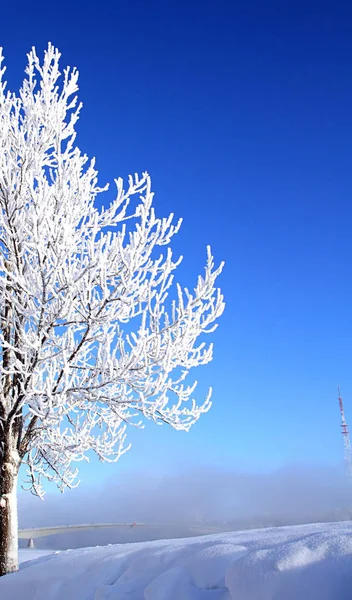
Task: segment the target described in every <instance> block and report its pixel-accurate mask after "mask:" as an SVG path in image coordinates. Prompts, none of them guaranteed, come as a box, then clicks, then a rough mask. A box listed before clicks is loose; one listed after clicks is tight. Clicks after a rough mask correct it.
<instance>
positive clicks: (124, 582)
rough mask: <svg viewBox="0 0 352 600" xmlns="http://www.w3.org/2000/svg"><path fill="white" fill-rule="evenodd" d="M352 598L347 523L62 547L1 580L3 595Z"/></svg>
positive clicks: (158, 599)
mask: <svg viewBox="0 0 352 600" xmlns="http://www.w3.org/2000/svg"><path fill="white" fill-rule="evenodd" d="M34 552H35V551H27V553H26V552H24V554H23V553H22V556H21V558H22V560H23V558H25V557H26V555H27V556H28V555H30V556H33V553H34ZM351 597H352V523H350V522H346V523H333V524H318V525H302V526H298V527H281V528H271V529H262V530H255V531H243V532H235V533H225V534H224V533H222V534H217V535H210V536H206V537H197V538H188V539H181V540H180V539H178V540H164V541H157V542H144V543H138V544H124V545H122V544H121V545H115V546H105V547H97V548H85V549H81V550H67V551H65V552H58V553H54V554H48V555H45V556H40V557H39V558H36V559H35V560H33V561H31V562H25V563H22V565H21V569H20V571H19V572H18V573H15V574H13V575H7V576H6V577H3V578H1V579H0V598H1V599H3V600H19V599H21V600H22V599H23V600H350V598H351Z"/></svg>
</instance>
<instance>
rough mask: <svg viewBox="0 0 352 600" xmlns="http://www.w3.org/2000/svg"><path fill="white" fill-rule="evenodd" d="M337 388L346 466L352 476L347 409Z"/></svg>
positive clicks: (348, 473) (351, 453) (351, 451)
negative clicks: (346, 417)
mask: <svg viewBox="0 0 352 600" xmlns="http://www.w3.org/2000/svg"><path fill="white" fill-rule="evenodd" d="M337 390H338V397H339V406H340V413H341V433H342V438H343V449H344V461H345V467H346V472H347V475H348V476H349V477H351V478H352V448H351V440H350V434H349V431H348V426H347V423H346V419H345V410H344V407H343V401H342V398H341V394H340V387H338V388H337Z"/></svg>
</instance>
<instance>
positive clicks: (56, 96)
mask: <svg viewBox="0 0 352 600" xmlns="http://www.w3.org/2000/svg"><path fill="white" fill-rule="evenodd" d="M59 58H60V54H59V52H58V50H57V49H55V48H54V47H53V46H52V45H50V44H49V46H48V49H47V51H46V52H45V56H44V61H43V63H41V62H40V61H39V59H38V57H37V54H36V52H35V49H32V51H31V52H30V53H29V54H28V66H27V69H26V78H25V80H24V83H23V85H22V88H21V90H20V92H19V94H18V95H15V94H14V93H11V92H7V91H6V90H5V87H6V84H5V82H4V72H5V69H4V68H1V67H2V62H3V57H2V54H1V52H0V310H1V315H0V319H1V320H0V350H1V355H0V356H1V359H0V377H1V389H0V441H1V447H0V457H1V452H4V440H5V439H6V435H5V434H6V432H8V431H10V430H12V428H14V426H16V431H17V432H18V437H17V449H16V450H15V455H16V452H18V455H19V457H20V460H21V461H23V462H25V463H26V465H27V468H28V474H29V480H28V483H29V487H30V488H31V490H32V491H33V492H34V493H37V494H39V495H41V494H42V484H41V481H42V478H43V477H45V478H48V479H49V480H53V481H55V482H56V483H57V484H58V485H59V487H60V488H61V489H63V488H64V487H65V486H72V485H74V484H75V479H76V475H77V472H76V470H75V469H74V468H73V467H72V465H74V464H75V463H77V462H79V461H81V460H87V452H88V451H89V450H93V451H94V452H95V453H96V454H97V455H98V456H99V457H100V458H101V459H103V460H117V459H118V458H119V457H120V456H121V454H123V453H124V452H125V451H126V450H127V449H128V445H127V443H126V427H127V425H136V426H141V425H142V423H143V421H144V418H147V419H153V420H154V421H156V422H158V423H168V424H169V425H171V426H172V427H173V428H175V429H181V430H188V429H189V428H190V427H191V426H192V424H193V423H194V422H195V421H197V419H198V418H199V417H200V415H201V414H202V413H205V412H206V411H207V410H208V409H209V408H210V404H211V403H210V393H209V395H208V397H207V398H206V400H205V402H204V403H203V404H202V405H200V406H198V405H197V404H196V402H195V401H194V400H193V398H192V395H193V392H194V389H195V385H196V384H195V383H194V384H192V385H190V384H188V383H187V376H188V374H189V371H190V370H191V369H192V368H193V367H197V366H198V365H202V364H205V363H207V362H209V361H210V360H211V358H212V345H211V344H210V345H206V344H205V343H204V341H203V340H202V339H199V338H200V336H201V334H203V333H209V332H212V331H214V329H215V327H216V325H215V321H216V319H217V318H218V317H219V316H220V315H221V313H222V311H223V308H224V302H223V297H222V294H221V293H220V291H219V289H217V288H216V287H215V282H216V278H217V276H218V275H219V273H220V272H221V270H222V266H223V265H222V264H221V265H220V266H219V267H218V268H214V261H213V257H212V254H211V251H210V248H208V252H207V262H206V267H205V273H204V275H203V276H199V277H198V281H197V284H196V286H195V288H194V290H193V291H192V292H190V291H188V290H187V289H182V288H181V287H180V286H179V285H176V286H172V283H173V276H174V271H175V269H176V267H177V266H178V264H179V262H180V260H181V259H178V260H174V258H173V256H172V252H171V249H170V247H169V244H170V241H171V239H172V237H173V236H174V235H175V234H176V233H177V231H178V229H179V227H180V224H181V221H178V222H177V223H174V219H173V215H172V214H171V215H170V216H169V217H168V218H158V217H156V215H155V212H154V208H153V193H152V189H151V180H150V177H149V175H148V174H147V173H143V174H142V175H141V176H138V175H137V174H136V175H134V176H133V177H132V176H130V177H129V179H128V181H127V183H126V184H125V183H124V182H123V181H122V179H120V178H119V179H117V180H116V181H115V183H116V189H117V192H116V197H115V199H114V200H113V201H112V202H111V204H110V206H108V208H105V209H101V210H100V211H99V210H98V208H97V207H96V203H95V201H96V197H97V196H98V194H99V193H101V192H103V191H106V190H107V187H105V188H100V187H99V186H98V180H97V171H96V169H95V166H94V160H91V161H89V160H88V158H87V156H85V155H84V154H82V153H81V151H80V150H79V149H78V147H77V146H76V145H75V138H76V132H75V125H76V122H77V119H78V117H79V114H80V110H81V104H79V103H78V101H77V97H76V95H75V94H76V92H77V89H78V87H77V80H78V72H77V70H76V69H72V70H71V69H69V68H67V69H66V70H65V71H64V72H63V76H61V74H60V71H59ZM163 246H165V247H166V249H165V250H164V251H163V250H160V247H163ZM171 286H172V287H171ZM170 292H171V293H170ZM201 337H202V336H201ZM3 458H4V457H3ZM15 459H16V456H15V458H14V460H15Z"/></svg>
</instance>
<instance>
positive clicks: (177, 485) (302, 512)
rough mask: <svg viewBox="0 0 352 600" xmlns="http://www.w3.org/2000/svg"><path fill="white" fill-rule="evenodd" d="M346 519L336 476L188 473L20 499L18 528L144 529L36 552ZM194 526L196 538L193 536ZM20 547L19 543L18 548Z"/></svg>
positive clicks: (44, 542) (327, 471)
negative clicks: (124, 525) (112, 525)
mask: <svg viewBox="0 0 352 600" xmlns="http://www.w3.org/2000/svg"><path fill="white" fill-rule="evenodd" d="M351 515H352V503H351V492H350V485H349V481H348V480H347V479H346V477H345V474H344V473H343V471H342V469H341V470H339V469H337V468H336V469H334V468H327V467H325V468H324V467H320V468H319V467H313V466H312V467H310V468H309V467H306V466H305V467H304V466H295V467H293V466H292V467H286V468H282V469H279V470H277V471H275V472H272V473H261V474H254V473H240V472H235V471H234V472H231V471H226V470H219V469H211V468H209V469H206V468H203V469H195V470H189V471H188V472H186V473H183V474H182V473H174V474H172V475H168V476H167V475H161V474H160V475H159V476H157V475H155V474H150V475H147V474H146V473H144V474H143V473H137V472H136V473H134V474H133V475H132V474H131V475H130V476H127V475H126V474H125V475H121V476H120V479H119V480H118V481H116V479H111V481H110V482H108V483H106V484H105V486H103V487H102V488H101V489H100V490H97V489H96V488H93V487H91V488H89V486H88V485H84V486H83V485H82V486H81V487H78V488H77V489H75V490H69V491H67V492H65V493H64V494H63V495H62V494H59V493H48V494H47V495H46V496H45V499H44V501H41V500H39V499H38V498H35V497H33V496H30V495H28V494H25V493H22V494H20V498H19V522H20V528H30V527H44V526H54V525H79V524H98V523H124V522H126V523H127V524H132V523H134V522H137V523H145V524H146V527H138V528H137V527H132V528H129V527H127V528H119V529H111V530H110V529H100V530H99V529H98V530H86V531H81V532H73V533H62V534H61V533H60V534H56V535H53V536H48V537H46V538H44V537H43V538H38V539H36V540H35V545H36V547H37V548H50V549H66V548H78V547H83V546H94V545H105V544H115V543H124V542H137V541H144V540H154V539H161V538H173V537H187V536H193V535H195V534H196V533H202V526H204V533H209V531H207V530H206V526H207V525H208V526H209V527H214V528H218V529H219V530H223V531H224V530H225V531H226V530H227V531H231V530H242V529H249V528H261V527H271V526H273V527H274V526H281V525H294V524H304V523H316V522H329V521H335V520H336V521H341V520H345V519H349V518H350V516H351ZM192 526H193V527H195V526H197V527H198V528H199V529H198V531H197V532H195V531H194V529H192ZM20 545H21V546H22V547H24V546H25V545H26V540H20Z"/></svg>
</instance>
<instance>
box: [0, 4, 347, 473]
mask: <svg viewBox="0 0 352 600" xmlns="http://www.w3.org/2000/svg"><path fill="white" fill-rule="evenodd" d="M351 28H352V6H351V4H350V3H349V2H347V1H346V2H345V3H343V2H341V3H340V2H327V3H325V2H322V1H318V2H310V1H309V0H307V1H305V2H292V3H287V2H284V1H282V2H270V0H269V1H268V2H263V1H257V2H255V1H253V2H247V1H244V0H243V1H241V2H232V1H230V0H228V1H224V0H218V1H217V2H215V1H212V2H209V1H202V2H201V1H200V0H198V2H197V1H195V0H188V1H187V2H185V1H183V0H181V1H179V2H177V3H174V2H167V1H161V0H160V1H154V0H150V1H148V2H146V1H145V2H144V1H142V0H140V1H138V0H125V1H123V2H122V1H119V0H117V1H116V2H104V1H102V2H96V3H89V2H88V3H86V2H84V3H83V2H80V1H76V2H70V3H65V2H59V3H51V2H38V1H37V2H35V3H34V4H32V3H29V2H22V0H19V1H18V2H16V3H10V2H7V6H6V5H5V4H3V6H2V8H1V37H0V43H1V45H3V47H4V51H5V55H6V63H7V65H8V72H7V79H8V81H9V82H10V87H12V88H16V87H17V86H18V85H19V83H20V81H21V79H22V75H23V69H24V66H25V53H26V52H27V51H28V50H29V49H30V47H31V46H32V45H35V46H36V47H37V49H38V51H40V52H41V53H42V52H43V50H44V48H45V47H46V45H47V42H48V41H49V40H50V41H51V42H53V43H54V44H55V45H56V46H58V47H59V48H60V50H61V51H62V55H63V57H62V65H66V64H69V65H71V66H74V65H76V66H77V67H78V68H79V70H80V74H81V75H80V97H81V99H82V101H83V103H84V110H83V113H82V117H81V120H80V122H79V144H80V146H81V147H82V148H83V149H84V151H86V152H87V153H88V155H91V156H92V155H95V156H96V157H97V165H98V168H99V170H100V174H101V181H102V182H104V181H105V180H109V181H112V180H113V177H115V176H118V175H123V176H125V175H127V174H128V173H130V172H135V171H142V170H148V171H149V172H150V173H151V175H152V177H153V181H154V188H155V190H156V198H155V203H156V204H155V205H156V209H157V212H158V214H162V215H167V214H168V213H169V212H170V211H174V212H175V213H176V216H182V217H183V218H184V225H183V228H182V231H181V232H180V234H179V236H178V239H177V241H176V242H175V244H174V249H175V252H176V253H182V254H184V255H185V260H184V263H183V266H182V268H181V269H180V270H179V276H180V281H181V283H184V284H185V285H192V283H193V281H195V277H196V275H197V274H198V272H200V271H201V269H202V268H203V264H204V260H205V246H206V244H208V243H210V244H211V246H212V248H213V251H214V254H215V257H216V260H218V261H220V260H221V259H224V260H225V261H226V270H225V272H224V274H223V276H222V278H221V286H222V288H223V291H224V293H225V296H226V302H227V308H226V313H225V314H224V316H223V318H222V319H221V322H220V326H219V329H218V331H217V332H216V334H215V335H214V342H215V358H214V361H213V363H212V364H211V365H209V366H208V367H204V368H202V369H201V370H199V371H198V373H197V378H198V379H199V381H200V386H199V395H200V397H201V396H202V394H204V393H205V390H206V388H207V387H208V386H209V385H212V386H213V388H214V395H213V400H214V406H213V409H212V410H211V411H210V413H209V414H208V415H206V416H205V417H204V418H203V419H202V421H200V422H199V423H198V424H197V425H196V426H195V427H194V429H193V430H192V432H191V433H190V434H183V433H177V432H173V431H171V430H169V429H166V428H161V427H160V428H156V427H155V426H150V427H149V428H147V429H146V430H145V431H144V432H141V433H138V435H133V441H134V448H133V450H132V451H131V452H130V454H129V455H126V457H124V458H123V459H122V460H121V462H120V463H119V465H118V466H116V467H115V466H110V465H108V466H105V465H104V466H102V467H100V466H99V471H98V470H96V468H95V467H94V468H93V470H92V471H90V472H88V471H86V470H84V473H83V478H87V480H88V479H89V478H92V477H100V476H101V477H105V476H106V477H108V476H110V475H112V473H113V472H114V473H116V474H117V473H118V470H119V469H121V470H122V471H125V470H126V469H127V470H129V469H134V468H136V469H139V468H141V467H142V466H143V464H144V463H147V464H148V465H149V466H151V465H154V466H155V468H165V467H166V465H167V464H168V463H170V464H172V465H173V466H176V467H183V466H184V465H187V466H189V465H191V466H194V465H198V464H201V465H221V466H224V467H234V468H241V469H271V468H276V467H278V466H280V465H282V464H285V463H290V462H305V463H312V462H313V463H314V462H322V463H330V464H334V463H339V462H340V461H341V459H342V440H341V436H340V434H339V414H338V405H337V399H336V386H337V384H338V383H339V384H340V385H341V387H342V392H343V395H344V398H345V405H346V406H345V408H346V415H347V419H349V420H350V422H351V424H352V277H351V254H352V252H351V251H352V238H351V230H352V203H351V198H352V195H351V192H352V169H351V158H352V146H351V144H352V38H351Z"/></svg>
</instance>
